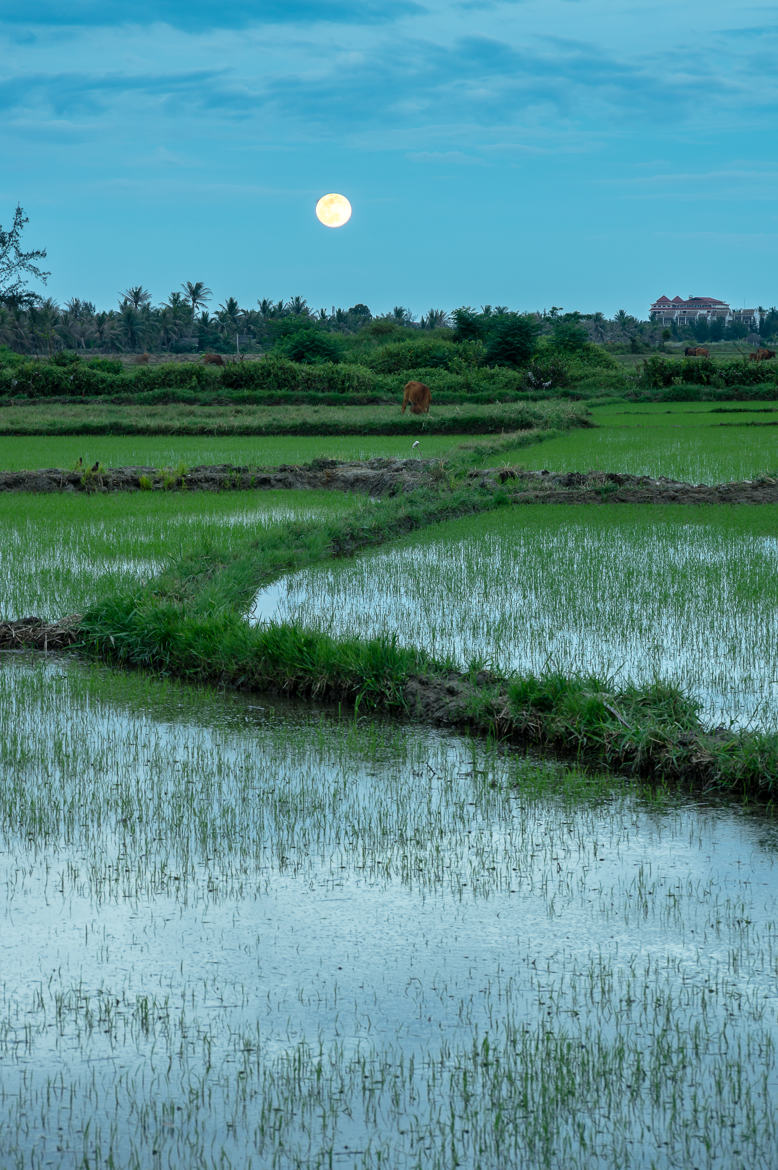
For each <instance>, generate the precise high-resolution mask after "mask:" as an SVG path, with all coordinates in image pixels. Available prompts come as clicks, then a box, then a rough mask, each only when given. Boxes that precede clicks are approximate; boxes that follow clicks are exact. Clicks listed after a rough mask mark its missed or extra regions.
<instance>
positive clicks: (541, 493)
mask: <svg viewBox="0 0 778 1170" xmlns="http://www.w3.org/2000/svg"><path fill="white" fill-rule="evenodd" d="M445 480H446V472H445V470H444V464H443V463H442V462H441V461H435V460H424V459H387V458H377V459H366V460H353V461H343V462H341V461H339V460H336V459H316V460H314V461H313V462H312V463H307V464H302V465H299V466H298V465H291V464H282V465H281V466H279V467H235V466H233V465H232V464H228V463H225V464H218V465H214V466H199V467H192V468H190V469H189V470H188V471H184V472H181V473H178V472H175V471H171V470H165V469H161V468H158V467H110V468H105V469H103V468H100V469H98V470H96V471H86V472H83V471H64V470H62V469H59V468H45V469H42V470H38V471H5V472H0V491H6V492H32V493H45V492H133V491H209V492H223V491H251V490H256V491H263V490H267V491H270V490H284V489H291V488H297V489H300V488H302V489H304V488H316V489H322V488H324V489H331V490H333V491H342V492H363V493H365V494H367V495H370V496H376V497H378V496H394V495H398V494H399V493H401V492H407V491H413V489H414V488H417V487H421V486H424V485H426V486H433V485H435V484H440V483H442V482H444V481H445ZM467 482H468V483H470V484H472V485H473V486H474V487H477V488H480V489H485V490H487V491H489V490H491V491H496V490H498V489H500V490H502V491H505V490H507V491H508V492H509V493H510V496H511V499H512V500H513V501H514V502H515V503H517V504H531V503H562V504H564V503H568V504H602V503H609V504H619V503H625V504H774V503H778V478H771V477H767V476H763V477H761V478H760V479H756V480H740V481H733V482H731V483H719V484H691V483H684V482H683V481H680V480H673V479H665V478H661V477H660V478H657V479H653V478H651V476H647V475H628V474H625V473H620V472H605V471H590V472H579V471H572V472H564V473H562V472H549V471H527V470H524V469H523V468H520V467H500V468H484V469H479V470H476V471H471V472H469V473H468V476H467Z"/></svg>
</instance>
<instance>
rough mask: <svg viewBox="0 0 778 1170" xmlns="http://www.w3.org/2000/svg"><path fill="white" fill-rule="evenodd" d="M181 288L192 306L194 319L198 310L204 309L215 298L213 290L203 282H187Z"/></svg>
mask: <svg viewBox="0 0 778 1170" xmlns="http://www.w3.org/2000/svg"><path fill="white" fill-rule="evenodd" d="M181 288H182V289H183V290H184V294H185V296H186V299H187V300H188V301H189V302H190V304H191V306H192V317H194V315H195V313H196V312H197V310H198V309H204V308H205V302H206V301H208V300H210V298H211V297H212V296H213V293H212V292H211V290H210V289H209V288H208V287H207V285H205V284H203V282H202V280H195V281H191V280H187V281H186V282H185V283H184V284H182V285H181Z"/></svg>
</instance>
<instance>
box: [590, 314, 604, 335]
mask: <svg viewBox="0 0 778 1170" xmlns="http://www.w3.org/2000/svg"><path fill="white" fill-rule="evenodd" d="M604 324H605V316H604V314H603V313H592V325H593V326H594V336H595V337H596V338H597V340H598V341H602V340H603V338H604V337H605V330H604V329H603V325H604Z"/></svg>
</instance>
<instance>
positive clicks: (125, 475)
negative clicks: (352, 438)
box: [0, 458, 440, 496]
mask: <svg viewBox="0 0 778 1170" xmlns="http://www.w3.org/2000/svg"><path fill="white" fill-rule="evenodd" d="M439 475H440V471H439V465H437V464H435V463H433V462H431V461H429V460H421V459H385V458H381V459H366V460H354V461H352V462H339V461H337V460H335V459H315V460H314V461H313V462H312V463H306V464H303V465H301V466H296V465H291V464H290V465H287V464H282V465H281V466H279V467H235V466H233V465H232V464H230V463H223V464H217V465H213V466H199V467H192V468H189V469H188V470H186V471H182V472H178V471H172V470H169V469H165V468H159V467H107V468H102V467H101V468H98V469H94V470H88V471H80V470H79V471H65V470H63V469H61V468H56V467H50V468H44V469H41V470H37V471H3V472H0V491H5V492H33V493H45V492H137V491H208V492H224V491H250V490H252V489H256V490H258V491H262V490H266V491H271V490H283V489H286V488H331V489H333V490H335V491H343V492H365V493H367V494H369V495H371V496H391V495H395V494H396V493H397V492H401V491H411V490H412V489H413V488H416V487H419V486H420V485H421V484H424V483H432V482H433V481H434V480H435V479H436V478H438V477H439Z"/></svg>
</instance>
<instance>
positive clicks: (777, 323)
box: [760, 305, 778, 339]
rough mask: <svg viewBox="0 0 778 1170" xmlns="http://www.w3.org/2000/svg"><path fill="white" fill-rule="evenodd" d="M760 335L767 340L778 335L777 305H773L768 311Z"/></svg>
mask: <svg viewBox="0 0 778 1170" xmlns="http://www.w3.org/2000/svg"><path fill="white" fill-rule="evenodd" d="M760 333H761V335H762V337H764V338H766V339H769V338H773V337H775V336H776V335H777V334H778V308H776V307H775V305H771V306H770V308H769V309H768V310H767V314H766V316H765V317H764V319H763V321H762V324H761V327H760Z"/></svg>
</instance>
